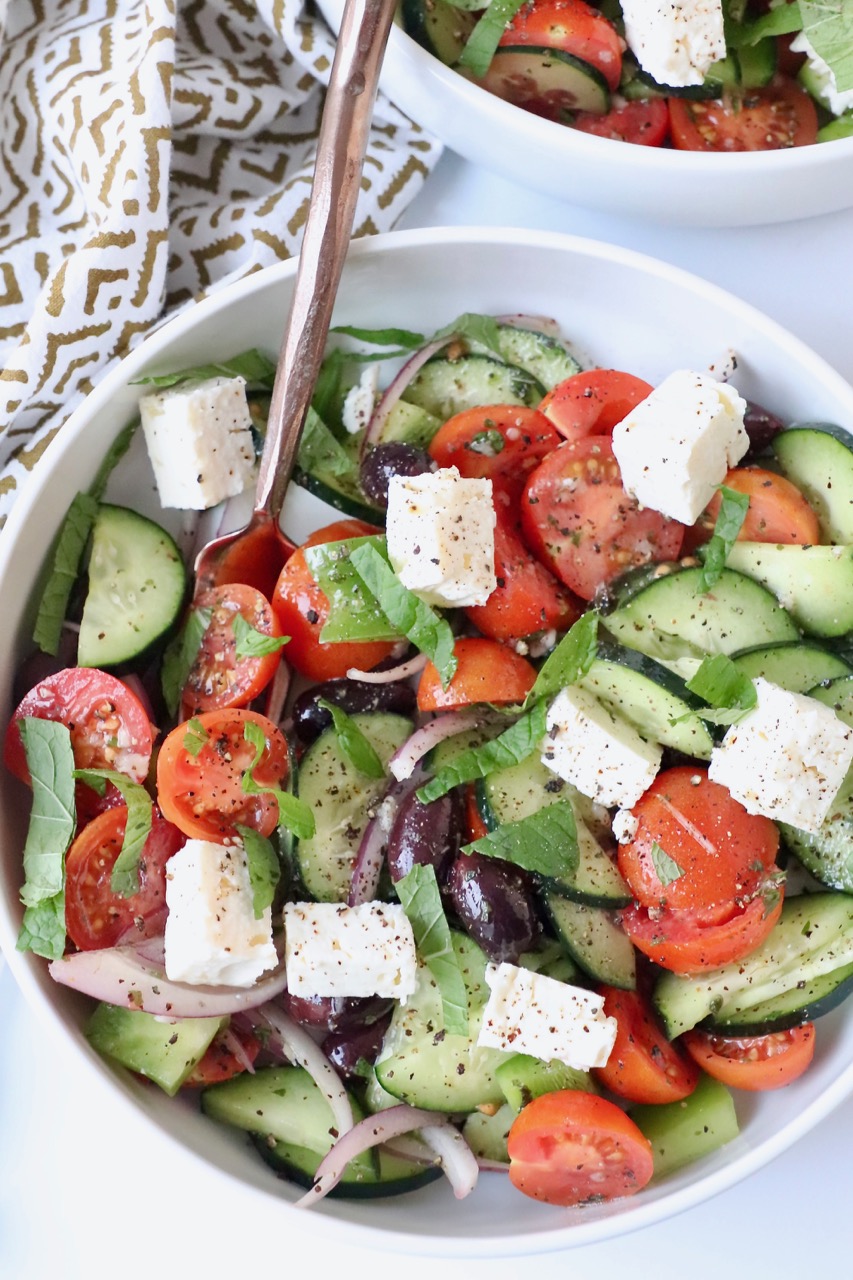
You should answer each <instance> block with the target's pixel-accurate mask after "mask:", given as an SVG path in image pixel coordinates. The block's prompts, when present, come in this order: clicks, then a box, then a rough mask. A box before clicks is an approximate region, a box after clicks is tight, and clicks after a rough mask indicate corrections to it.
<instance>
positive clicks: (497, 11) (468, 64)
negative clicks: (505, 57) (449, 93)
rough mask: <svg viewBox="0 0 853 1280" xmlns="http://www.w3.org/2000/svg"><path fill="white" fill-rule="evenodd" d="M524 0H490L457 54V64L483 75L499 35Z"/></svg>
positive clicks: (473, 73)
mask: <svg viewBox="0 0 853 1280" xmlns="http://www.w3.org/2000/svg"><path fill="white" fill-rule="evenodd" d="M523 3H524V0H492V2H491V4H490V5H489V7H488V8H487V9H486V10H485V12H484V13H483V16H482V18H480V21H479V22H478V23H477V25H476V27H475V28H474V30H473V31H472V32H471V34H470V36H469V37H468V41H467V43H466V45H465V48H464V49H463V50H462V52H461V54H460V55H459V59H458V62H457V65H458V66H460V67H464V68H465V69H466V70H467V71H470V72H471V73H472V75H475V76H484V75H485V74H486V72H487V71H488V69H489V64H490V62H491V61H492V58H493V57H494V56H495V52H496V51H497V47H498V45H499V44H500V39H501V36H502V35H503V33H504V31H505V30H506V28H507V23H509V22H511V21H512V19H513V18H514V17H515V15H516V14H517V13H518V11H519V9H520V8H521V6H522V4H523Z"/></svg>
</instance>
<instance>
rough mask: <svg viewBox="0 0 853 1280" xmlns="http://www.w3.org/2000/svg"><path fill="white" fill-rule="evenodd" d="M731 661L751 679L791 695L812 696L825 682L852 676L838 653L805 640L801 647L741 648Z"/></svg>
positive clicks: (779, 645) (783, 645)
mask: <svg viewBox="0 0 853 1280" xmlns="http://www.w3.org/2000/svg"><path fill="white" fill-rule="evenodd" d="M732 661H733V662H734V664H735V666H736V667H738V669H739V670H740V671H742V672H743V674H744V675H745V676H749V678H750V680H754V679H755V678H756V676H763V677H764V679H765V680H770V681H771V683H772V684H778V685H779V687H780V688H781V689H787V690H788V691H789V692H790V693H811V692H812V690H813V689H814V688H815V686H816V685H820V684H823V682H824V681H825V680H836V679H838V678H841V677H844V676H847V675H850V674H853V673H851V670H850V667H849V666H848V664H847V663H846V662H845V661H844V660H843V658H840V657H839V656H838V654H836V653H833V652H832V651H831V650H830V649H824V648H823V647H822V646H821V645H817V644H808V643H807V642H805V641H804V642H803V643H802V644H773V645H760V646H759V647H758V648H757V649H744V650H743V651H742V652H741V653H736V654H735V655H734V656H733V658H732ZM815 696H817V695H815Z"/></svg>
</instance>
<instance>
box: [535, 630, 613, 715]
mask: <svg viewBox="0 0 853 1280" xmlns="http://www.w3.org/2000/svg"><path fill="white" fill-rule="evenodd" d="M597 651H598V614H597V613H596V612H595V610H594V609H589V610H588V611H587V612H586V613H582V614H581V616H580V617H579V618H578V620H577V622H576V623H575V624H574V626H572V627H570V628H569V630H568V631H567V632H566V634H565V635H564V636H563V638H562V640H561V641H560V643H559V644H558V645H557V647H556V649H555V650H554V652H553V653H551V654H549V656H548V657H547V658H546V659H545V661H544V662H543V664H542V666H541V667H540V669H539V674H538V676H537V677H536V680H535V681H534V684H533V688H532V689H531V690H530V693H529V694H528V695H527V704H528V705H529V704H530V703H531V702H535V701H537V700H538V699H539V698H550V697H552V696H553V694H555V693H559V692H560V690H561V689H565V688H567V687H568V686H569V685H572V684H577V682H578V680H580V679H581V677H582V676H585V675H586V673H587V672H588V671H589V669H590V667H591V666H592V664H593V662H594V661H595V655H596V653H597Z"/></svg>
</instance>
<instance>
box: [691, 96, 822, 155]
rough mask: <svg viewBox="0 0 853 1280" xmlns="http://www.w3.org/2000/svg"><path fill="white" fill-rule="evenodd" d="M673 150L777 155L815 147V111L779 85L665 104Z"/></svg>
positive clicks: (802, 98)
mask: <svg viewBox="0 0 853 1280" xmlns="http://www.w3.org/2000/svg"><path fill="white" fill-rule="evenodd" d="M669 123H670V129H671V131H672V141H673V145H674V146H675V147H677V148H678V149H679V150H681V151H776V150H779V149H782V148H787V147H802V146H806V145H810V144H811V143H813V142H816V141H817V130H818V120H817V110H816V109H815V104H814V102H813V101H812V99H811V98H810V97H809V95H808V94H807V93H806V91H805V90H804V89H801V88H800V87H799V85H797V84H795V83H794V82H793V81H792V80H782V79H780V80H778V81H776V82H774V83H773V84H771V85H768V86H767V87H766V88H764V89H746V90H742V91H741V92H739V93H737V94H732V95H730V96H728V97H726V98H723V99H713V100H711V101H704V102H693V101H691V100H690V99H688V98H670V99H669Z"/></svg>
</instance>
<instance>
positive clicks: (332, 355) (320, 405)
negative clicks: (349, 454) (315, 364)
mask: <svg viewBox="0 0 853 1280" xmlns="http://www.w3.org/2000/svg"><path fill="white" fill-rule="evenodd" d="M347 359H348V357H347V354H346V352H345V351H342V350H341V349H340V348H339V347H338V348H336V349H335V350H334V351H330V352H329V353H328V355H326V356H324V357H323V363H322V364H321V365H320V372H319V373H318V374H317V381H316V382H315V383H314V394H313V396H312V397H311V407H312V408H313V409H314V411H315V413H316V414H317V415H318V416H319V417H320V418H321V420H322V421H323V422H324V423H325V425H326V426H327V427H329V426H330V425H331V426H334V425H335V424H340V418H341V407H342V405H343V401H344V395H345V394H346V389H345V387H344V373H345V370H346V365H347ZM341 430H342V431H343V427H341ZM332 434H334V432H333V433H332Z"/></svg>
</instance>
